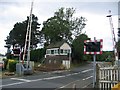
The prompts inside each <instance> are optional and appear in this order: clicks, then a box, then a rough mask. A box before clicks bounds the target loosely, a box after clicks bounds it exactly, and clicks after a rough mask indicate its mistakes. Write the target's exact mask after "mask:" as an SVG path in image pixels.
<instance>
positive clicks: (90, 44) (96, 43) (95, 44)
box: [84, 37, 103, 88]
mask: <svg viewBox="0 0 120 90" xmlns="http://www.w3.org/2000/svg"><path fill="white" fill-rule="evenodd" d="M102 44H103V40H102V39H100V40H96V38H95V37H94V40H85V41H84V54H93V88H95V84H96V54H102V47H103V45H102Z"/></svg>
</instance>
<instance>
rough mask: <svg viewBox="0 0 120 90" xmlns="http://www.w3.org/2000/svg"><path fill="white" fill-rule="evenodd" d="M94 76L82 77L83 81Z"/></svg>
mask: <svg viewBox="0 0 120 90" xmlns="http://www.w3.org/2000/svg"><path fill="white" fill-rule="evenodd" d="M92 77H93V76H89V77H87V78H84V79H82V80H83V81H84V80H88V79H90V78H92Z"/></svg>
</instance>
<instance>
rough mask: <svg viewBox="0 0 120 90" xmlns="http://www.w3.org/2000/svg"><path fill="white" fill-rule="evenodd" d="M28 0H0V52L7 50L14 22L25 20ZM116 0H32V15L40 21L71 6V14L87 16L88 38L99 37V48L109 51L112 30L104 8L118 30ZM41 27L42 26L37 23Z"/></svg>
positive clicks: (28, 5) (29, 1)
mask: <svg viewBox="0 0 120 90" xmlns="http://www.w3.org/2000/svg"><path fill="white" fill-rule="evenodd" d="M31 1H32V0H0V53H2V54H5V53H6V51H7V49H6V48H5V47H4V46H5V41H4V40H5V39H6V37H7V36H8V35H9V32H10V31H11V30H12V29H13V27H14V24H15V23H17V22H22V21H24V20H26V18H27V16H29V14H30V7H31ZM118 1H119V0H100V1H98V0H34V6H33V14H35V15H36V16H37V17H38V19H39V21H38V22H39V23H40V24H42V23H43V21H46V20H47V19H48V18H50V17H52V16H53V15H54V12H55V11H57V10H58V9H59V8H61V7H64V8H71V7H73V8H74V9H75V10H76V12H75V14H74V17H81V16H83V17H85V18H86V19H87V22H86V27H85V28H84V29H83V33H84V32H86V34H87V35H88V37H89V38H91V39H94V37H96V39H103V50H104V51H111V50H113V44H112V33H111V28H110V23H109V18H108V17H106V16H107V15H108V11H109V10H111V14H112V20H113V26H114V31H115V35H116V40H117V39H118V37H117V32H118V29H117V28H118ZM41 28H42V25H41Z"/></svg>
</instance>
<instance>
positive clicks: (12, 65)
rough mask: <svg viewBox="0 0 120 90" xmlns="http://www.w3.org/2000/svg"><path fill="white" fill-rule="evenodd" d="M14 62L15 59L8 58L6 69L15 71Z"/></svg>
mask: <svg viewBox="0 0 120 90" xmlns="http://www.w3.org/2000/svg"><path fill="white" fill-rule="evenodd" d="M16 63H17V61H16V60H12V59H10V60H9V61H8V67H9V68H8V70H9V72H14V71H16Z"/></svg>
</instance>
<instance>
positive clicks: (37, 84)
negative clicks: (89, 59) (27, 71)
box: [0, 63, 93, 90]
mask: <svg viewBox="0 0 120 90" xmlns="http://www.w3.org/2000/svg"><path fill="white" fill-rule="evenodd" d="M92 82H93V64H92V63H89V64H85V65H83V66H81V67H78V68H74V69H71V70H67V71H55V72H42V73H39V74H37V75H31V76H23V77H19V78H18V77H14V78H6V79H3V80H2V85H0V88H3V90H4V88H9V89H10V88H15V89H16V88H18V89H20V88H21V89H27V88H29V89H30V88H32V89H33V90H34V89H35V88H38V89H39V90H42V89H49V90H50V89H51V90H60V89H62V88H73V87H76V88H87V86H88V85H89V84H91V83H92ZM5 90H6V89H5ZM7 90H8V89H7ZM11 90H13V89H11ZM16 90H17V89H16Z"/></svg>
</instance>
